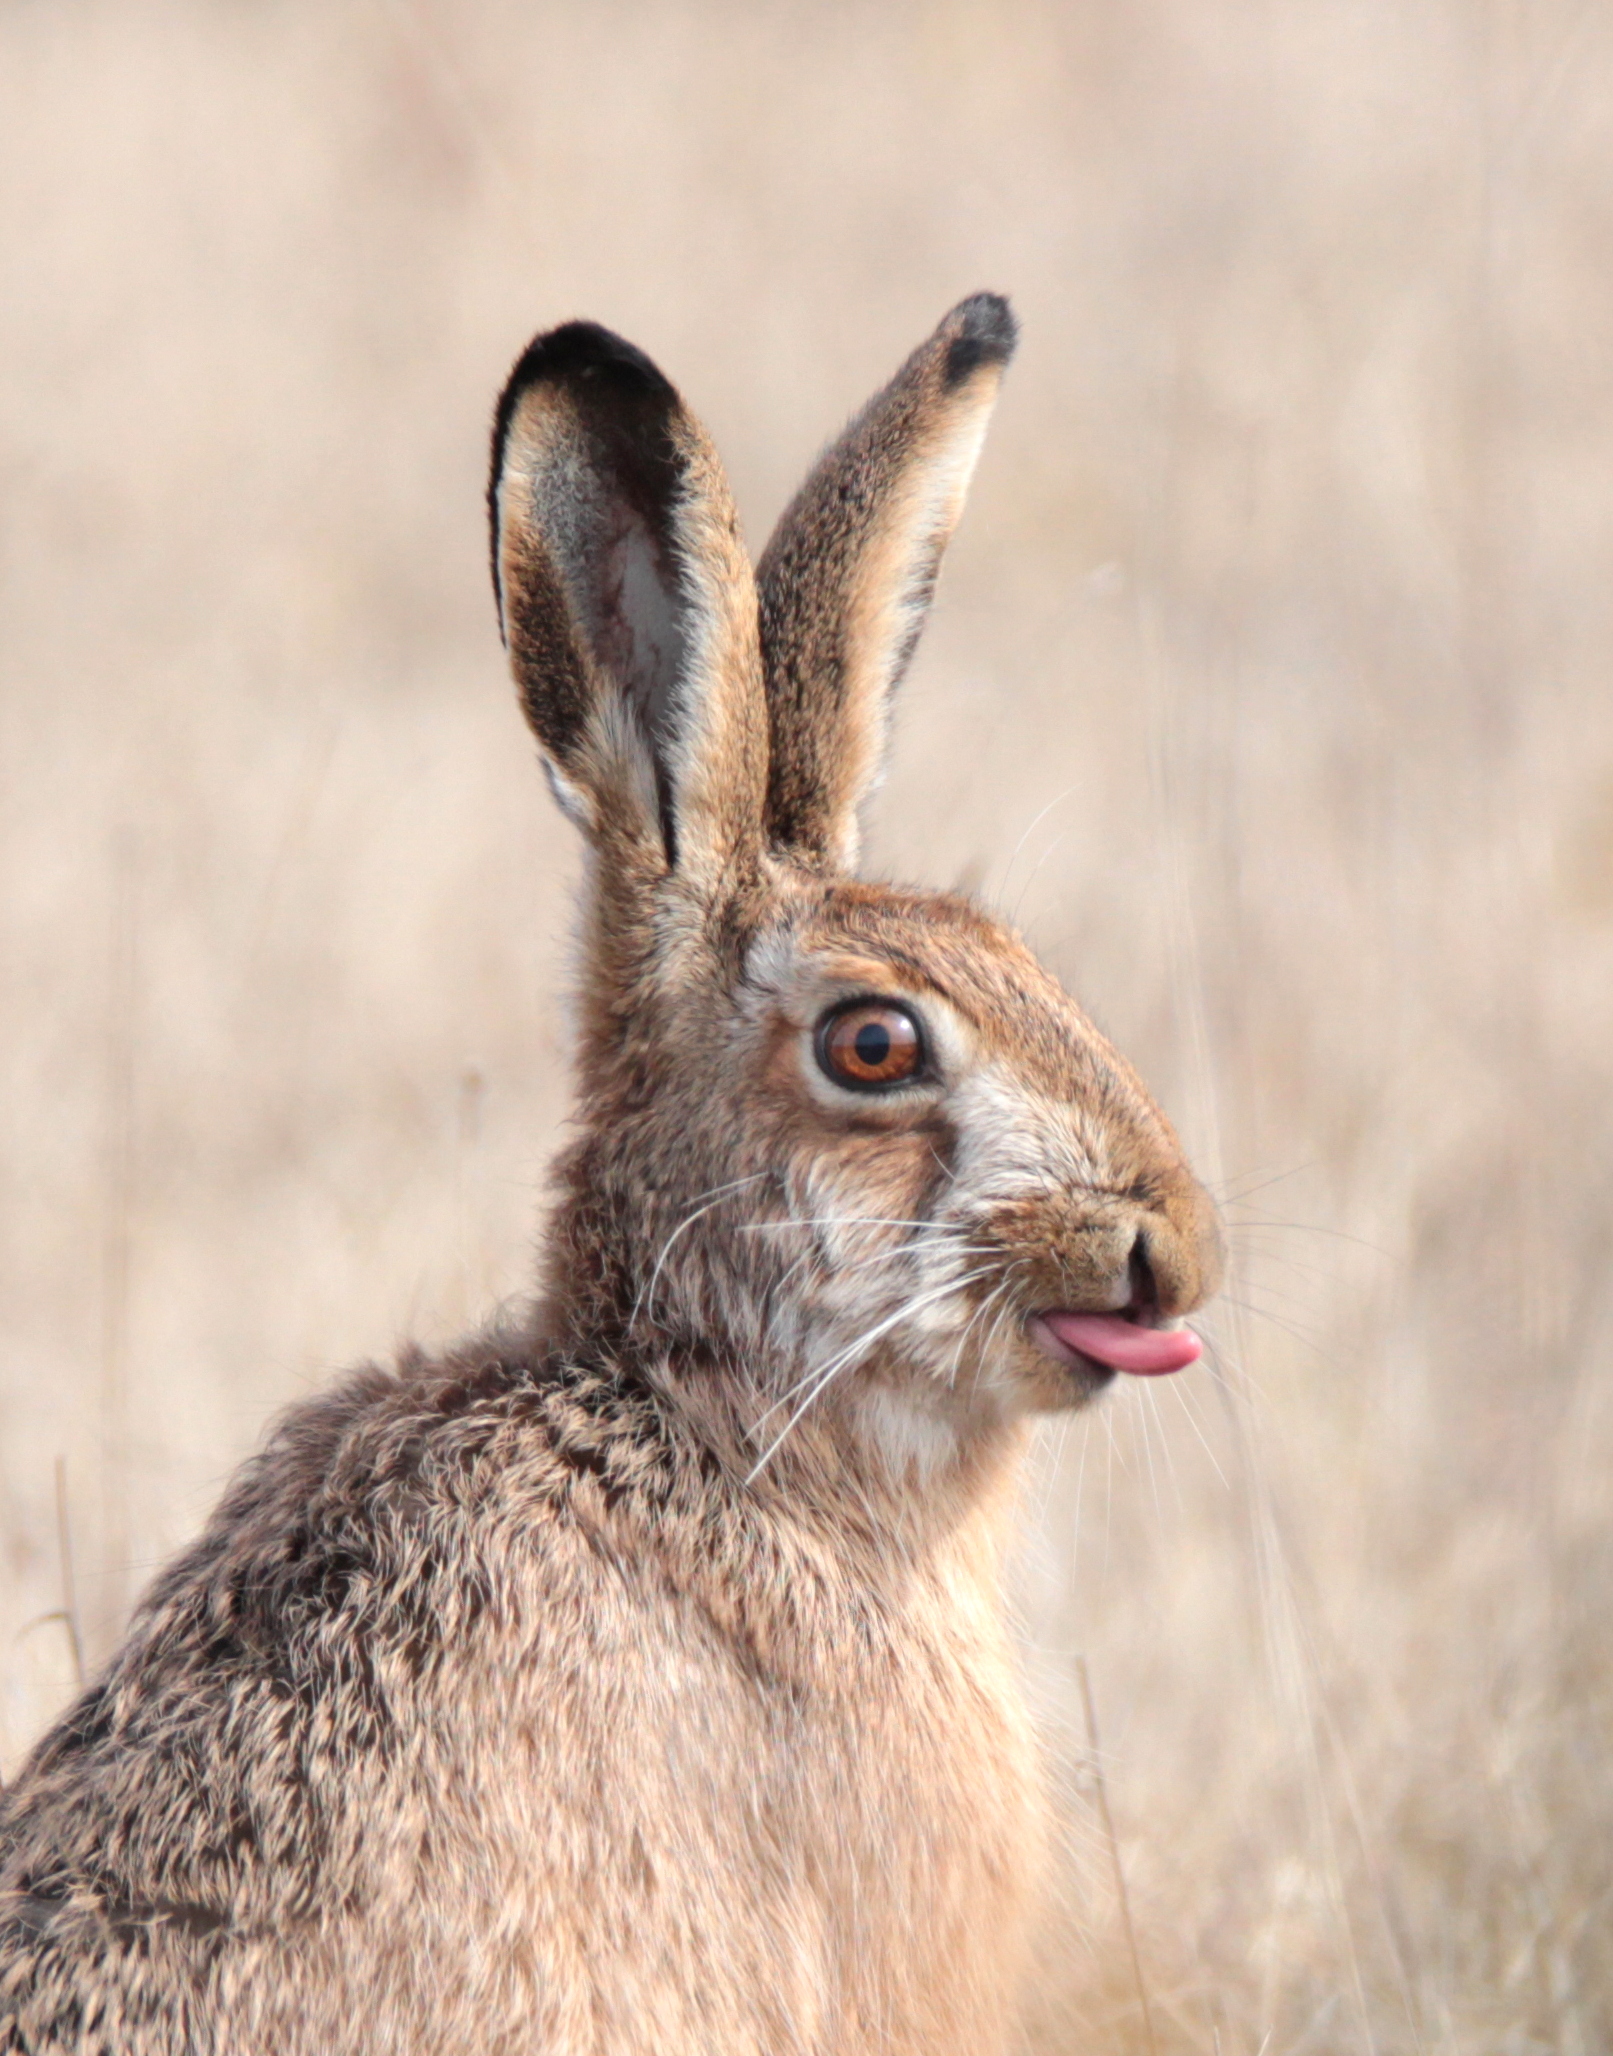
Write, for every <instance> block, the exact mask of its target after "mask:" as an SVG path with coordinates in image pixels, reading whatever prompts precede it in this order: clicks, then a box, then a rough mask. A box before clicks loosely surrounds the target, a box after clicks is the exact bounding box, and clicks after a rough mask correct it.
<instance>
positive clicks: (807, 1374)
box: [489, 294, 1218, 1469]
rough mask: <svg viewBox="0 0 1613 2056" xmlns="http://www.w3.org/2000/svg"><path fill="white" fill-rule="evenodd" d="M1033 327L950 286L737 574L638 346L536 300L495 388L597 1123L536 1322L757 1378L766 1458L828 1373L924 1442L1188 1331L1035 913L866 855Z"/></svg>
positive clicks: (1160, 1142)
mask: <svg viewBox="0 0 1613 2056" xmlns="http://www.w3.org/2000/svg"><path fill="white" fill-rule="evenodd" d="M1014 341H1015V325H1014V320H1013V317H1012V315H1011V314H1010V312H1009V309H1008V305H1007V303H1006V302H1005V301H1004V300H1002V299H999V298H997V297H996V296H995V295H992V294H979V295H977V296H976V297H974V298H972V299H969V300H965V301H964V302H963V303H962V304H961V305H960V306H958V307H956V308H954V309H953V311H952V312H951V313H950V314H949V315H948V316H947V317H946V319H945V320H944V321H943V322H942V323H941V325H940V327H939V328H937V330H936V331H935V333H934V334H933V335H932V336H931V337H930V338H929V340H928V341H927V342H925V343H924V344H922V345H921V347H920V348H919V349H918V350H917V351H915V352H914V354H913V355H912V356H911V357H910V358H909V359H908V361H907V362H906V363H905V364H904V365H903V366H902V368H901V370H900V371H899V372H898V373H897V374H896V377H895V378H894V379H893V380H892V381H891V383H890V384H889V385H888V386H886V387H885V388H884V390H883V391H881V392H880V393H878V394H877V395H876V396H875V398H874V399H873V400H872V401H871V402H870V403H869V404H868V406H867V407H866V408H865V409H864V410H863V411H862V413H861V414H859V415H858V416H857V417H856V418H855V420H853V422H852V423H851V425H850V426H849V427H848V428H847V429H846V431H845V432H844V434H843V435H842V436H841V437H840V439H839V440H838V441H837V442H836V443H835V444H834V445H833V446H832V447H831V448H830V449H829V450H828V452H827V453H826V454H825V455H824V456H823V458H822V459H821V460H820V461H819V463H818V465H817V466H816V468H815V470H814V471H813V472H812V474H811V475H810V477H809V478H808V479H807V482H806V484H805V485H804V487H803V488H802V490H801V491H800V493H799V494H798V495H797V497H796V498H795V500H794V502H793V503H792V504H791V506H790V507H789V508H788V510H787V511H786V512H785V514H784V516H783V518H782V520H781V521H780V523H779V526H778V529H777V532H776V533H775V535H774V536H773V539H772V541H771V542H770V544H769V545H768V548H767V550H766V552H765V554H764V555H763V557H762V559H761V562H760V565H759V567H758V568H757V569H756V570H755V571H754V572H753V571H752V568H751V564H750V561H749V558H748V557H747V555H746V552H745V549H744V547H743V545H742V543H741V540H740V536H739V531H738V524H737V521H736V518H735V514H734V509H733V505H732V502H731V500H730V497H729V493H728V488H727V485H726V483H725V481H724V477H723V473H722V470H721V467H720V465H719V463H718V460H717V457H716V455H715V453H714V451H713V450H712V448H711V445H710V443H709V442H708V440H707V438H706V436H705V434H704V432H703V431H702V429H701V428H700V426H699V424H698V422H696V421H695V419H694V418H693V416H692V415H691V414H690V413H689V412H688V410H687V409H686V408H685V407H684V406H683V404H682V402H681V401H680V400H679V397H678V395H677V393H676V392H675V391H674V390H673V388H672V387H671V386H670V385H669V384H668V382H667V381H666V379H665V378H664V377H663V376H662V375H661V373H660V372H659V371H658V370H657V369H656V368H655V366H654V365H653V364H651V363H650V362H649V360H648V359H647V358H646V357H644V356H643V355H642V354H641V353H640V352H639V351H638V350H636V349H634V348H633V347H632V346H631V345H629V344H627V343H625V342H623V341H621V340H620V339H619V338H618V337H616V336H613V335H611V334H610V333H608V332H607V331H606V330H604V329H602V328H598V327H596V326H594V325H592V324H590V323H584V322H574V323H571V324H569V325H567V326H566V327H563V328H559V329H555V330H553V331H552V332H551V333H549V334H546V335H543V336H540V337H538V338H537V340H536V341H534V342H533V343H532V345H531V346H530V347H529V348H528V349H527V351H526V352H525V354H524V355H523V356H522V357H521V359H520V361H519V363H518V364H517V365H516V367H515V370H514V372H513V374H512V376H511V378H510V381H509V384H508V386H507V387H506V389H505V392H504V395H503V398H502V399H501V401H500V403H499V408H498V414H497V420H496V424H495V430H494V438H493V468H492V483H491V488H490V495H489V497H490V506H491V515H492V528H493V577H494V585H495V589H496V593H497V597H498V605H499V618H500V624H501V628H502V631H503V635H504V640H505V644H506V646H507V648H508V651H509V654H510V660H511V664H512V667H513V670H514V674H515V678H516V682H517V684H518V686H519V688H520V693H521V698H522V701H523V704H524V706H525V710H526V713H527V717H528V719H529V720H530V722H531V724H532V727H533V729H534V730H535V731H536V734H537V737H538V741H539V743H540V744H541V746H542V751H543V757H544V761H545V765H546V767H547V770H548V773H549V777H550V779H551V782H552V783H553V786H554V789H555V792H556V794H557V796H558V798H559V800H560V803H561V805H562V806H563V807H564V809H565V810H566V812H567V813H568V814H569V815H570V816H571V817H572V818H573V820H575V821H576V823H577V824H578V826H579V827H580V828H581V830H582V832H583V835H584V837H585V839H586V842H587V847H588V856H589V876H588V885H587V891H586V905H585V917H584V933H583V947H582V962H581V1021H580V1031H581V1033H580V1080H581V1099H582V1104H581V1110H580V1113H581V1122H580V1126H581V1137H580V1140H579V1141H578V1142H577V1144H576V1145H575V1146H574V1148H573V1149H572V1150H571V1151H570V1153H569V1154H568V1156H567V1158H566V1159H565V1161H564V1165H563V1167H562V1172H561V1194H562V1196H561V1200H560V1205H559V1210H558V1214H557V1218H556V1222H555V1225H554V1229H553V1232H552V1235H551V1240H550V1244H549V1251H548V1276H547V1290H548V1309H549V1313H548V1317H549V1319H550V1320H551V1321H552V1322H553V1323H555V1324H556V1326H557V1329H558V1331H559V1333H560V1334H561V1335H562V1336H563V1338H564V1339H565V1340H566V1342H567V1343H568V1345H569V1346H571V1347H574V1348H586V1347H598V1348H602V1349H606V1350H608V1351H610V1352H611V1353H612V1354H613V1355H615V1356H616V1357H618V1358H622V1357H629V1356H630V1357H634V1358H636V1359H638V1360H640V1361H642V1362H645V1363H646V1364H653V1365H659V1366H661V1367H662V1373H663V1374H667V1367H669V1366H670V1367H674V1369H675V1371H676V1374H677V1375H678V1376H680V1377H683V1378H685V1379H691V1378H692V1379H696V1380H698V1379H702V1378H703V1379H705V1380H707V1381H708V1382H709V1381H710V1380H712V1379H716V1380H719V1381H721V1382H722V1383H723V1384H724V1385H725V1388H727V1389H730V1390H731V1391H732V1392H733V1393H736V1394H739V1395H741V1399H742V1407H743V1409H746V1410H748V1411H746V1413H745V1420H746V1426H745V1432H746V1434H747V1436H748V1437H749V1439H750V1440H751V1442H752V1443H753V1444H754V1446H755V1449H756V1454H757V1458H758V1460H761V1459H762V1458H764V1457H765V1456H766V1455H767V1453H768V1452H769V1451H770V1450H771V1449H772V1448H773V1447H775V1446H776V1445H777V1443H778V1442H779V1440H780V1438H781V1437H782V1436H784V1435H785V1434H786V1432H787V1431H788V1430H789V1428H790V1427H791V1426H792V1425H793V1424H794V1423H795V1422H796V1421H797V1420H798V1419H800V1418H801V1417H802V1415H803V1414H804V1413H805V1411H806V1410H807V1409H812V1408H816V1409H818V1410H820V1411H821V1410H822V1409H823V1407H824V1406H826V1405H832V1406H833V1407H834V1408H836V1409H838V1412H839V1417H840V1418H844V1419H849V1420H851V1421H853V1422H854V1423H856V1424H858V1425H859V1426H860V1429H861V1430H862V1431H863V1432H865V1433H866V1434H867V1437H868V1440H869V1442H870V1443H871V1444H872V1445H875V1446H877V1447H879V1448H881V1449H883V1450H884V1451H885V1452H886V1454H887V1456H889V1457H890V1459H891V1461H893V1462H894V1463H896V1464H898V1465H899V1466H901V1467H902V1468H904V1469H905V1467H907V1466H908V1465H910V1464H911V1463H913V1462H915V1461H922V1462H924V1463H933V1462H935V1461H937V1460H939V1459H940V1457H941V1456H942V1455H943V1454H944V1453H945V1452H946V1451H948V1450H956V1449H958V1448H960V1447H962V1446H963V1445H965V1444H966V1443H967V1442H968V1440H969V1438H970V1436H971V1434H977V1433H979V1432H981V1431H983V1430H985V1429H986V1428H988V1427H989V1426H990V1425H991V1424H993V1423H1000V1422H1002V1421H1004V1420H1005V1419H1008V1418H1012V1417H1014V1416H1017V1415H1020V1414H1023V1413H1025V1412H1027V1411H1029V1410H1031V1409H1037V1408H1050V1407H1061V1406H1069V1405H1073V1404H1077V1403H1079V1402H1081V1401H1083V1400H1085V1399H1086V1398H1088V1397H1090V1396H1091V1394H1092V1393H1093V1392H1095V1391H1096V1390H1097V1389H1098V1388H1099V1387H1100V1386H1101V1385H1103V1384H1104V1383H1105V1382H1107V1380H1108V1379H1109V1378H1111V1377H1112V1375H1113V1373H1114V1372H1115V1371H1116V1370H1117V1369H1118V1370H1129V1371H1136V1372H1149V1371H1164V1370H1171V1369H1175V1368H1177V1367H1178V1366H1180V1365H1182V1364H1185V1363H1187V1362H1189V1361H1191V1360H1192V1359H1193V1358H1194V1357H1195V1356H1196V1355H1197V1354H1198V1347H1199V1345H1198V1340H1197V1337H1196V1336H1194V1335H1192V1334H1191V1333H1190V1332H1188V1331H1186V1330H1183V1329H1182V1328H1181V1326H1180V1322H1181V1318H1182V1316H1184V1315H1185V1314H1188V1313H1190V1312H1191V1311H1192V1310H1193V1309H1194V1308H1195V1307H1196V1306H1198V1305H1199V1303H1200V1302H1201V1301H1202V1300H1203V1299H1204V1298H1205V1296H1206V1295H1207V1293H1208V1292H1210V1291H1211V1290H1212V1289H1213V1287H1214V1284H1215V1276H1216V1270H1217V1262H1218V1258H1217V1237H1216V1231H1215V1225H1214V1219H1213V1214H1212V1210H1211V1207H1210V1205H1209V1202H1208V1200H1207V1199H1206V1197H1205V1195H1204V1193H1203V1191H1202V1190H1201V1188H1200V1186H1199V1185H1198V1184H1197V1182H1196V1181H1195V1179H1194V1178H1193V1176H1192V1174H1191V1173H1190V1171H1189V1170H1188V1168H1187V1166H1186V1164H1185V1162H1184V1161H1183V1156H1182V1152H1181V1148H1180V1145H1179V1144H1178V1142H1177V1140H1176V1137H1175V1135H1174V1134H1173V1132H1172V1130H1171V1128H1170V1126H1169V1124H1168V1122H1167V1121H1166V1120H1165V1118H1164V1116H1163V1115H1162V1114H1161V1113H1160V1112H1159V1110H1158V1108H1157V1107H1155V1105H1154V1104H1153V1102H1152V1101H1151V1100H1150V1098H1149V1097H1148V1095H1147V1093H1146V1092H1145V1090H1144V1089H1143V1087H1142V1085H1141V1084H1140V1082H1139V1081H1138V1079H1137V1077H1136V1076H1135V1074H1134V1073H1133V1072H1132V1071H1131V1069H1130V1068H1129V1067H1128V1066H1127V1064H1126V1063H1125V1062H1124V1061H1123V1060H1122V1059H1121V1058H1120V1057H1119V1055H1118V1054H1117V1053H1116V1052H1115V1051H1114V1049H1112V1048H1111V1047H1110V1045H1109V1044H1108V1043H1107V1042H1106V1041H1105V1040H1104V1039H1103V1037H1102V1036H1101V1035H1100V1034H1098V1032H1097V1031H1096V1030H1095V1029H1094V1027H1093V1026H1092V1024H1091V1023H1090V1022H1089V1021H1088V1020H1087V1018H1086V1017H1085V1015H1083V1013H1082V1012H1081V1010H1080V1009H1079V1008H1078V1007H1077V1006H1076V1005H1075V1004H1074V1002H1073V1001H1072V1000H1071V999H1069V998H1068V997H1067V995H1066V994H1065V993H1064V992H1063V991H1062V990H1061V989H1060V987H1059V986H1058V985H1057V983H1056V982H1055V981H1054V980H1053V979H1052V978H1051V977H1050V976H1049V975H1048V973H1047V972H1046V971H1045V970H1043V969H1042V967H1041V966H1040V965H1039V964H1038V963H1037V961H1036V960H1035V958H1034V957H1032V956H1031V954H1030V953H1029V952H1028V951H1027V949H1026V948H1025V947H1024V945H1023V944H1022V943H1021V942H1020V941H1019V939H1018V938H1017V937H1016V936H1015V935H1013V934H1012V933H1010V932H1009V931H1008V930H1007V929H1005V928H1004V927H1002V926H1001V925H1000V924H999V923H997V922H996V921H994V920H992V919H991V918H990V917H989V916H988V915H987V914H985V913H984V912H983V911H981V910H980V909H979V908H978V907H976V906H975V905H973V904H972V903H971V902H969V901H968V900H967V899H964V898H962V897H959V896H957V895H955V894H942V893H928V892H920V891H911V890H902V889H896V888H892V887H889V886H885V885H875V884H870V883H866V882H863V881H860V880H859V879H858V878H857V877H856V876H855V864H856V857H857V842H858V832H857V816H858V809H859V807H860V806H861V804H862V803H863V801H864V799H865V797H866V796H867V794H868V792H869V789H870V787H871V786H872V784H873V783H874V780H875V777H876V775H877V771H878V766H879V759H880V755H881V750H882V746H883V740H884V732H885V728H886V722H887V716H888V712H889V707H890V701H891V697H892V694H893V692H894V690H895V688H896V685H897V684H898V682H899V680H900V678H901V676H902V673H903V671H904V669H905V668H906V665H907V663H908V660H909V658H910V657H911V655H912V651H913V646H914V643H915V641H916V639H917V636H918V633H919V630H920V627H921V625H922V622H923V617H924V613H925V609H926V607H927V605H928V602H929V599H930V595H931V591H932V589H933V586H934V583H935V578H936V572H937V568H938V564H939V560H940V556H941V552H942V550H943V548H944V547H945V545H946V542H947V539H948V537H949V536H950V534H951V532H952V529H953V527H954V525H955V524H956V521H957V519H958V515H959V513H960V511H961V507H962V503H963V496H964V491H965V488H966V486H967V484H968V480H969V475H970V473H971V471H972V469H973V466H974V462H975V458H976V456H977V454H978V451H979V448H980V443H981V438H982V435H983V433H984V430H985V426H986V421H987V417H988V415H989V413H990V410H991V406H992V402H993V400H994V398H995V396H996V392H997V387H998V384H999V381H1000V379H1001V375H1002V371H1003V367H1004V366H1005V364H1006V363H1007V361H1008V359H1009V357H1010V355H1011V354H1012V351H1013V347H1014Z"/></svg>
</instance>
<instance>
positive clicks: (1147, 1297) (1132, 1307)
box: [1126, 1228, 1159, 1319]
mask: <svg viewBox="0 0 1613 2056" xmlns="http://www.w3.org/2000/svg"><path fill="white" fill-rule="evenodd" d="M1127 1269H1128V1271H1129V1273H1130V1276H1131V1298H1130V1299H1129V1300H1128V1301H1127V1303H1126V1312H1127V1313H1128V1314H1131V1315H1132V1316H1134V1317H1135V1318H1137V1319H1146V1318H1147V1317H1148V1316H1149V1315H1151V1314H1156V1313H1158V1311H1159V1281H1158V1279H1157V1278H1155V1276H1154V1265H1153V1260H1152V1258H1151V1257H1150V1256H1149V1253H1148V1236H1147V1234H1146V1232H1145V1231H1144V1230H1143V1229H1141V1228H1139V1229H1138V1230H1137V1239H1136V1241H1135V1242H1133V1244H1132V1245H1131V1255H1130V1257H1129V1259H1128V1260H1127Z"/></svg>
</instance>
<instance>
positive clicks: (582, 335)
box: [499, 321, 675, 414]
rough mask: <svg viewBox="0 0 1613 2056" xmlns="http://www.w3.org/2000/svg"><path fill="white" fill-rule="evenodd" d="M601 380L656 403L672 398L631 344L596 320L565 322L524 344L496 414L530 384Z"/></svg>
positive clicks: (658, 373)
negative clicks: (631, 388) (628, 388)
mask: <svg viewBox="0 0 1613 2056" xmlns="http://www.w3.org/2000/svg"><path fill="white" fill-rule="evenodd" d="M601 376H603V377H606V378H609V379H612V380H614V381H616V382H617V383H619V384H622V385H627V386H637V387H639V388H640V389H641V390H642V391H643V392H644V393H645V394H646V395H653V396H654V397H655V398H657V399H672V398H673V397H675V396H674V394H673V391H672V387H671V384H670V383H669V382H668V380H667V378H666V377H665V375H664V374H663V373H662V372H661V371H659V370H658V369H657V368H656V366H655V365H654V364H652V363H651V362H650V360H649V358H648V357H646V356H645V354H644V352H643V351H642V350H641V349H639V348H638V347H637V345H636V344H633V343H630V342H628V341H627V339H626V338H625V337H624V336H619V335H616V334H614V333H613V332H612V331H611V330H610V329H608V328H601V327H600V325H599V323H598V322H597V321H568V322H565V323H564V324H563V325H562V326H561V327H559V328H551V329H546V330H545V331H544V332H543V334H542V335H537V336H534V337H533V338H532V340H531V342H530V343H528V344H527V346H526V348H525V349H524V350H523V351H522V352H521V354H520V356H519V357H518V358H517V359H516V363H515V369H514V370H513V371H512V372H511V373H510V376H509V380H508V382H507V383H506V385H505V388H504V397H503V400H502V401H501V402H500V407H499V411H500V413H501V414H508V412H509V409H510V408H511V407H512V406H513V405H514V403H515V401H516V400H517V399H519V397H520V396H521V394H522V393H524V392H525V391H526V390H527V388H528V387H529V386H534V385H538V384H540V383H542V382H543V381H545V380H552V381H553V382H554V383H555V384H564V383H566V382H568V381H570V380H572V379H591V378H599V377H601Z"/></svg>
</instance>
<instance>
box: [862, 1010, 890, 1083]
mask: <svg viewBox="0 0 1613 2056" xmlns="http://www.w3.org/2000/svg"><path fill="white" fill-rule="evenodd" d="M853 1047H854V1048H855V1050H856V1052H857V1061H858V1063H859V1064H862V1065H864V1066H865V1067H866V1068H867V1069H868V1070H870V1071H877V1070H879V1069H880V1067H881V1066H882V1065H883V1063H884V1062H885V1059H886V1058H887V1057H888V1056H889V1055H890V1053H891V1032H890V1030H889V1029H888V1028H882V1027H881V1026H880V1025H879V1023H878V1022H877V1021H867V1022H865V1023H864V1024H863V1026H862V1027H861V1028H859V1029H858V1030H857V1036H856V1041H855V1042H854V1044H853Z"/></svg>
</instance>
